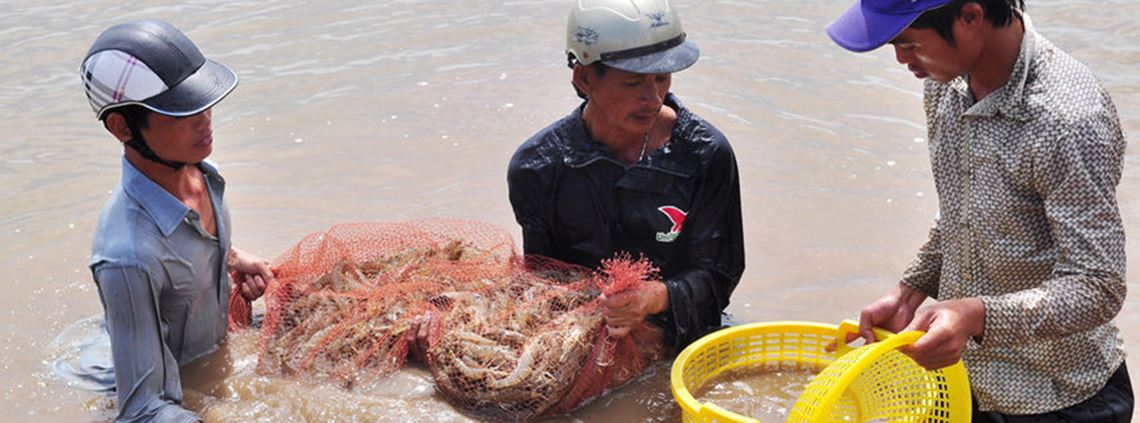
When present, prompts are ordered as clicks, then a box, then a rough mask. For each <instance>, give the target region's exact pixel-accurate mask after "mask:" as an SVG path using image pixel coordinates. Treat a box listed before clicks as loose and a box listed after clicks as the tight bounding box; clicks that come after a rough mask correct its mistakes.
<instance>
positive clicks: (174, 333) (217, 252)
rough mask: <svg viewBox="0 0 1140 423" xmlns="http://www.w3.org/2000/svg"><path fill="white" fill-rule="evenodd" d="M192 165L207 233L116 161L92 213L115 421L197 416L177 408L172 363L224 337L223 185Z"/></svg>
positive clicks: (226, 230) (191, 214)
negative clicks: (198, 174) (200, 181)
mask: <svg viewBox="0 0 1140 423" xmlns="http://www.w3.org/2000/svg"><path fill="white" fill-rule="evenodd" d="M199 169H201V171H202V173H203V174H204V177H205V182H206V185H207V188H208V190H209V193H210V199H211V200H212V203H213V206H214V213H215V221H216V222H217V223H216V227H217V234H218V236H217V237H215V236H213V235H211V234H209V233H208V232H206V231H205V230H204V229H203V226H202V224H201V222H200V219H199V216H198V214H197V212H195V211H194V210H192V209H190V208H189V207H187V206H186V205H184V204H183V203H182V202H181V201H179V200H178V199H177V198H175V197H174V196H173V195H171V194H170V193H169V192H168V191H166V190H165V189H163V188H162V187H161V186H159V185H158V184H156V183H155V182H154V181H151V180H150V179H149V178H147V177H146V176H145V175H143V174H142V173H141V172H139V171H138V170H137V169H135V167H134V166H133V165H131V164H130V162H128V161H127V160H126V158H125V157H124V158H123V175H122V180H121V182H120V185H119V187H118V189H116V190H115V192H114V194H112V195H111V199H110V201H108V203H107V205H106V206H105V207H104V209H103V211H102V213H101V214H100V216H99V225H98V227H97V229H96V231H95V240H94V245H93V246H92V253H91V263H90V267H91V272H92V274H93V275H94V277H95V283H96V284H98V286H99V297H100V300H101V301H102V303H103V311H104V313H105V316H106V324H107V330H108V332H109V334H110V339H111V342H110V345H111V352H112V357H113V360H114V375H115V384H116V392H117V395H118V400H119V416H118V419H117V420H118V421H121V422H136V421H139V422H142V421H148V422H149V421H161V422H182V421H199V420H201V419H200V418H199V417H198V416H197V415H196V414H194V413H192V412H190V411H188V410H186V409H184V408H182V406H181V402H182V383H181V377H180V375H179V367H180V366H182V365H185V364H188V363H190V362H192V361H194V360H195V359H197V358H200V357H202V356H204V355H206V354H209V353H211V352H213V351H215V350H216V349H217V348H218V345H219V344H220V343H221V342H222V340H223V339H224V337H225V334H226V325H227V319H228V312H229V294H230V279H229V276H228V275H227V272H226V256H227V254H228V252H229V250H230V236H229V234H230V217H229V211H228V209H227V208H226V205H225V203H224V202H223V201H222V194H223V191H224V189H225V181H224V180H223V179H222V177H221V175H219V174H218V172H217V169H215V168H214V167H213V166H211V165H210V164H207V163H202V164H200V165H199Z"/></svg>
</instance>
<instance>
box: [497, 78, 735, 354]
mask: <svg viewBox="0 0 1140 423" xmlns="http://www.w3.org/2000/svg"><path fill="white" fill-rule="evenodd" d="M665 104H666V105H668V106H669V107H672V108H673V109H674V110H676V111H677V122H676V124H675V126H674V128H673V133H672V136H671V138H670V140H669V141H668V142H667V143H666V144H665V145H664V146H662V147H661V148H659V149H657V150H656V151H652V152H646V154H645V156H644V157H642V159H641V161H640V162H638V163H636V164H633V165H631V166H626V165H625V164H624V163H623V162H622V161H621V160H619V159H618V158H617V156H615V155H614V153H613V152H612V150H610V149H609V148H608V147H607V146H605V145H604V144H602V143H600V142H598V141H596V140H594V139H592V138H591V137H590V134H589V133H588V132H587V130H586V126H585V124H584V123H583V121H582V111H583V110H584V108H585V103H583V104H582V105H581V106H579V107H578V108H577V109H575V110H574V111H573V112H572V113H570V115H568V116H566V117H564V118H562V119H561V120H559V121H557V122H555V123H554V124H552V125H550V126H549V127H547V128H545V129H543V130H542V131H540V132H539V133H537V134H535V135H534V136H533V137H531V138H530V139H529V140H527V141H526V142H525V143H523V144H522V146H520V147H519V149H518V151H516V152H515V154H514V157H512V158H511V164H510V169H509V171H508V174H507V181H508V184H509V187H510V200H511V205H512V207H513V208H514V212H515V219H516V220H517V221H518V223H519V225H521V226H522V233H523V249H524V250H525V252H526V254H537V255H542V256H547V257H552V258H555V259H558V260H562V261H566V262H570V263H574V264H578V265H582V266H587V267H591V268H596V267H597V266H598V265H599V263H600V260H602V259H607V258H612V257H613V256H614V254H615V253H617V252H623V251H624V252H629V253H632V254H633V256H634V257H637V255H638V254H644V255H645V256H646V257H647V258H649V259H650V260H652V261H653V263H654V264H655V265H656V266H658V267H659V268H660V269H661V276H662V277H663V279H664V282H665V285H666V286H667V287H668V291H669V309H668V310H667V311H665V312H663V313H660V314H658V315H653V316H650V319H649V320H650V321H651V322H653V323H654V324H656V325H658V326H660V327H662V328H663V329H665V334H666V339H667V342H670V343H671V344H672V345H673V346H676V347H683V346H685V345H687V344H689V343H691V342H692V341H694V340H696V339H698V338H699V337H700V336H702V335H704V334H705V333H707V332H708V331H710V330H713V329H716V328H719V327H720V325H721V313H722V311H723V310H724V309H725V307H727V306H728V300H729V296H730V295H731V294H732V291H733V289H734V288H735V287H736V284H737V283H738V282H739V281H740V276H741V273H742V272H743V271H744V240H743V233H742V226H741V215H740V180H739V176H738V175H737V168H736V158H735V156H734V155H733V153H732V148H731V147H729V145H728V140H726V139H725V137H724V135H723V134H721V133H720V131H718V130H717V129H716V128H714V127H713V126H712V125H711V124H709V123H708V122H705V121H704V120H702V119H701V118H700V117H697V116H696V115H695V114H693V113H692V112H690V111H689V110H688V109H686V108H685V107H684V106H683V105H682V104H681V103H680V102H679V101H678V100H677V98H676V97H675V96H673V95H672V94H669V95H668V96H667V97H666V99H665Z"/></svg>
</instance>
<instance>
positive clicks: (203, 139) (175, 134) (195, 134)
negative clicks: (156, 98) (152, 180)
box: [140, 109, 214, 163]
mask: <svg viewBox="0 0 1140 423" xmlns="http://www.w3.org/2000/svg"><path fill="white" fill-rule="evenodd" d="M212 117H213V111H212V109H206V111H204V112H201V113H198V114H196V115H191V116H186V117H171V116H166V115H163V114H159V113H149V114H148V117H147V127H146V128H142V129H141V130H140V131H141V132H142V136H143V139H145V140H146V143H147V146H149V147H150V148H151V149H152V150H154V152H155V153H156V154H158V156H159V157H162V158H163V159H166V160H171V161H176V162H183V163H198V162H201V161H202V160H204V159H205V158H206V157H209V156H210V153H211V152H213V148H214V147H213V145H214V135H213V133H214V131H213V126H212V125H211V121H212Z"/></svg>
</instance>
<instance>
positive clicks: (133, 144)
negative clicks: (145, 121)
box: [125, 123, 186, 170]
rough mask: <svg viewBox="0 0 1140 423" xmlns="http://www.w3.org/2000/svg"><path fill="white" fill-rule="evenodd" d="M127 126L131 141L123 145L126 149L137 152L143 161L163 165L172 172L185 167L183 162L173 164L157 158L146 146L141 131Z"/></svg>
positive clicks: (132, 126) (132, 125)
mask: <svg viewBox="0 0 1140 423" xmlns="http://www.w3.org/2000/svg"><path fill="white" fill-rule="evenodd" d="M128 126H129V127H130V128H131V139H130V140H128V141H127V142H126V143H125V144H126V145H127V147H130V148H133V149H134V150H135V151H137V152H138V153H139V155H141V156H143V158H144V159H147V160H150V161H152V162H155V163H158V164H161V165H164V166H166V167H169V168H171V169H173V170H179V169H182V167H183V166H186V163H183V162H175V161H170V160H166V159H164V158H162V157H158V154H157V153H155V152H154V150H151V149H150V146H148V145H146V140H144V139H143V136H142V131H139V129H138V128H137V127H135V125H134V124H133V123H131V124H128Z"/></svg>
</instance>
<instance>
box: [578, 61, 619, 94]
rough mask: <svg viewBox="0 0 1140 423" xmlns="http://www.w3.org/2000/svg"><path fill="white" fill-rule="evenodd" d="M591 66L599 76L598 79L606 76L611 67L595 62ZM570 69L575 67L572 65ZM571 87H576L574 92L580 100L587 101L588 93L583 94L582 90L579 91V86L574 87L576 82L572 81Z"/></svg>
mask: <svg viewBox="0 0 1140 423" xmlns="http://www.w3.org/2000/svg"><path fill="white" fill-rule="evenodd" d="M572 63H575V62H572ZM589 66H590V69H593V70H594V73H595V74H597V75H598V78H601V77H603V76H606V71H607V70H609V69H610V67H609V66H606V65H605V64H603V63H602V62H594V63H591V64H590V65H589ZM570 67H571V68H572V67H574V66H573V64H571V66H570ZM570 86H572V87H574V92H575V93H577V94H578V98H580V99H583V100H586V99H587V98H586V93H584V92H582V90H579V89H578V86H577V85H574V81H570Z"/></svg>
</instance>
